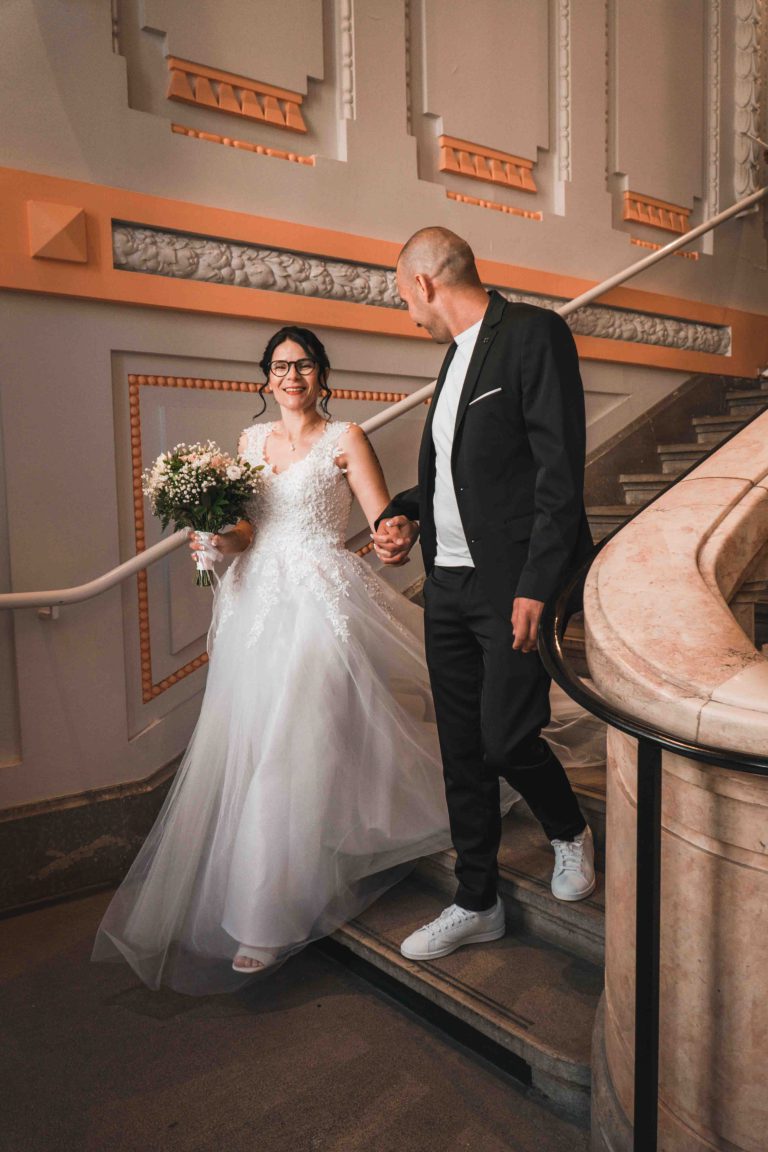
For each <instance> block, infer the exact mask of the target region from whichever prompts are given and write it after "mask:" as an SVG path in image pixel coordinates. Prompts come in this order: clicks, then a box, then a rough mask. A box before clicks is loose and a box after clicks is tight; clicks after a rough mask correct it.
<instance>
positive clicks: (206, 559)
mask: <svg viewBox="0 0 768 1152" xmlns="http://www.w3.org/2000/svg"><path fill="white" fill-rule="evenodd" d="M195 535H196V536H197V538H198V540H199V541H200V543H201V545H202V547H201V548H200V549H199V551H197V552H195V567H196V568H197V577H196V579H195V583H196V584H198V585H202V587H204V588H209V587H210V586H211V585H212V584H213V582H214V580H217V579H218V578H217V576H216V570H215V564H216V561H217V560H220V559H221V552H219V550H218V548H214V546H213V538H214V536H215V535H216V533H215V532H201V531H200V530H198V531H197V532H196V533H195Z"/></svg>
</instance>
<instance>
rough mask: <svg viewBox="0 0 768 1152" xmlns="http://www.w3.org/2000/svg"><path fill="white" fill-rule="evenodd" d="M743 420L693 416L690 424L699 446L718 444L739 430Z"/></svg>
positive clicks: (737, 417) (741, 418)
mask: <svg viewBox="0 0 768 1152" xmlns="http://www.w3.org/2000/svg"><path fill="white" fill-rule="evenodd" d="M744 420H745V417H744V416H727V415H726V416H694V417H693V419H692V420H691V424H692V425H693V430H694V432H695V433H696V439H697V440H698V442H699V444H719V443H720V441H721V440H725V438H726V436H730V435H731V433H732V432H736V431H737V430H738V429H739V428H741V426H742V424H743V423H744Z"/></svg>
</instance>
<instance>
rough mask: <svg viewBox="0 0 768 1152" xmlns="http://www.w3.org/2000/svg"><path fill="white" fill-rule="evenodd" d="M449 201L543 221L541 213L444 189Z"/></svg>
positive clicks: (525, 218)
mask: <svg viewBox="0 0 768 1152" xmlns="http://www.w3.org/2000/svg"><path fill="white" fill-rule="evenodd" d="M445 194H446V196H447V197H448V199H449V200H456V201H457V202H458V203H459V204H473V205H474V206H475V207H476V208H490V209H492V211H494V212H506V213H507V215H509V216H522V218H523V219H524V220H539V221H541V220H543V219H544V213H543V212H529V211H528V209H527V208H515V207H514V206H513V205H511V204H497V203H496V201H495V200H478V198H477V197H476V196H464V195H463V194H462V193H461V192H451V191H450V189H448V188H446V191H445Z"/></svg>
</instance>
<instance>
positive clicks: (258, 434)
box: [237, 424, 269, 452]
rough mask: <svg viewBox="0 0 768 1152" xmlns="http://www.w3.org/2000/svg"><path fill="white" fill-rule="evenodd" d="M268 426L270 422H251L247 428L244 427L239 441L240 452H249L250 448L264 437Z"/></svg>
mask: <svg viewBox="0 0 768 1152" xmlns="http://www.w3.org/2000/svg"><path fill="white" fill-rule="evenodd" d="M268 428H269V425H268V424H249V425H248V427H247V428H243V430H242V432H241V433H240V439H239V440H238V442H237V448H238V452H247V451H248V449H249V448H253V447H254V446H255V445H256V444H258V443H259V442H260V441H261V440H262V439H263V438H264V436H265V434H266V432H267V429H268Z"/></svg>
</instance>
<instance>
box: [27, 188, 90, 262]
mask: <svg viewBox="0 0 768 1152" xmlns="http://www.w3.org/2000/svg"><path fill="white" fill-rule="evenodd" d="M27 225H28V228H29V254H30V256H33V257H34V258H35V259H38V260H66V261H69V262H73V263H77V264H85V263H87V261H88V236H87V233H86V228H85V212H84V211H83V209H82V208H80V207H79V206H78V205H77V204H52V203H49V202H47V201H43V200H28V201H27Z"/></svg>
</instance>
